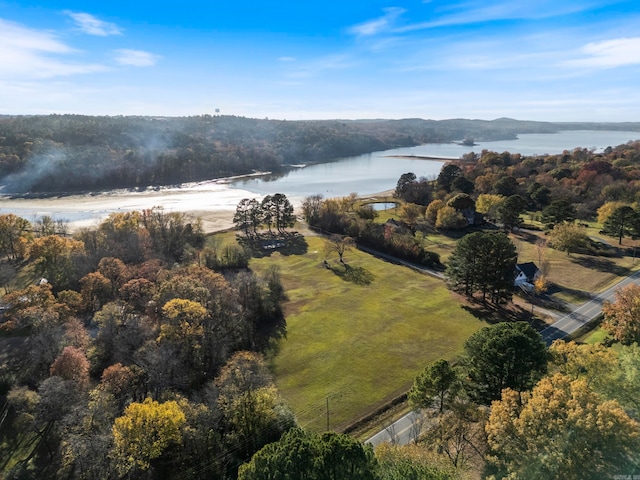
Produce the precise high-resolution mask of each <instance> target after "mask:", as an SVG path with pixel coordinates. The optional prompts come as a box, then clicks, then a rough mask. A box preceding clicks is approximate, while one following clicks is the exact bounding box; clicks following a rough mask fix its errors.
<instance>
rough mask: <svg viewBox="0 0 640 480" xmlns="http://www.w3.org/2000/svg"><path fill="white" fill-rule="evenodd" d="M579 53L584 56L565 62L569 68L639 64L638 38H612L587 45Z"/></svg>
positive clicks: (639, 44) (639, 46) (639, 48)
mask: <svg viewBox="0 0 640 480" xmlns="http://www.w3.org/2000/svg"><path fill="white" fill-rule="evenodd" d="M581 52H582V53H583V54H585V55H586V56H585V57H583V58H577V59H574V60H569V61H567V62H565V65H567V66H570V67H596V68H598V67H601V68H614V67H622V66H625V65H638V64H640V37H631V38H614V39H612V40H605V41H602V42H592V43H588V44H587V45H585V46H584V47H582V49H581Z"/></svg>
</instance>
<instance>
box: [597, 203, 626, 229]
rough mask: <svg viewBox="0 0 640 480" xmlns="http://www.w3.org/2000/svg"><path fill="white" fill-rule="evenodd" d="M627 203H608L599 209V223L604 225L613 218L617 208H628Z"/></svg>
mask: <svg viewBox="0 0 640 480" xmlns="http://www.w3.org/2000/svg"><path fill="white" fill-rule="evenodd" d="M628 205H629V204H628V203H626V202H607V203H605V204H603V205H602V206H601V207H600V208H599V209H598V223H599V224H600V225H604V222H606V221H607V219H608V218H609V217H610V216H611V214H612V213H613V212H615V210H616V209H617V208H620V207H624V206H628Z"/></svg>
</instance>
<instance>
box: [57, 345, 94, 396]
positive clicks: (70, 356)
mask: <svg viewBox="0 0 640 480" xmlns="http://www.w3.org/2000/svg"><path fill="white" fill-rule="evenodd" d="M51 375H52V376H53V375H56V376H58V377H61V378H63V379H65V380H73V381H74V382H76V384H77V385H78V386H79V387H80V388H84V387H86V386H87V385H88V383H89V361H88V360H87V357H86V355H85V354H84V353H83V352H82V350H79V349H77V348H75V347H64V350H62V353H61V354H60V356H59V357H58V358H56V359H55V361H54V362H53V364H52V365H51Z"/></svg>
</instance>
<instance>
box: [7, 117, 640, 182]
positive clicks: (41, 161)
mask: <svg viewBox="0 0 640 480" xmlns="http://www.w3.org/2000/svg"><path fill="white" fill-rule="evenodd" d="M589 125H591V127H589ZM573 128H579V129H585V128H586V129H588V128H593V129H596V128H597V129H601V128H608V129H629V130H638V131H640V123H638V124H629V123H625V124H559V123H546V122H528V121H518V120H513V119H508V118H500V119H497V120H492V121H487V120H465V119H452V120H441V121H435V120H422V119H404V120H323V121H282V120H258V119H251V118H244V117H234V116H210V115H203V116H197V117H92V116H81V115H48V116H0V184H1V185H3V190H2V191H3V193H27V192H32V193H36V194H37V193H46V192H52V193H54V192H73V191H93V190H104V189H110V188H136V187H145V186H149V185H169V184H176V183H182V182H189V181H200V180H206V179H212V178H220V177H226V176H231V175H241V174H246V173H251V172H254V171H273V172H277V171H280V170H282V169H284V168H287V166H288V165H290V164H296V163H312V162H324V161H330V160H331V159H334V158H337V157H343V156H349V155H359V154H362V153H368V152H374V151H379V150H386V149H390V148H395V147H404V146H414V145H419V144H423V143H442V142H451V141H458V140H462V139H464V138H474V139H475V140H480V141H489V140H503V139H512V138H515V137H516V136H517V135H518V134H520V133H552V132H555V131H558V130H567V129H573Z"/></svg>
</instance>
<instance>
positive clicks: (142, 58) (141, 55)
mask: <svg viewBox="0 0 640 480" xmlns="http://www.w3.org/2000/svg"><path fill="white" fill-rule="evenodd" d="M160 58H161V57H160V56H159V55H155V54H153V53H150V52H145V51H143V50H130V49H127V48H123V49H120V50H116V62H118V63H119V64H120V65H131V66H134V67H152V66H154V65H155V64H156V62H157V61H158V60H160Z"/></svg>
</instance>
